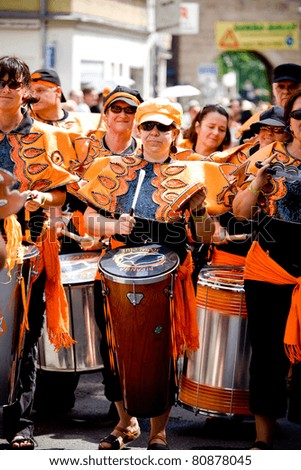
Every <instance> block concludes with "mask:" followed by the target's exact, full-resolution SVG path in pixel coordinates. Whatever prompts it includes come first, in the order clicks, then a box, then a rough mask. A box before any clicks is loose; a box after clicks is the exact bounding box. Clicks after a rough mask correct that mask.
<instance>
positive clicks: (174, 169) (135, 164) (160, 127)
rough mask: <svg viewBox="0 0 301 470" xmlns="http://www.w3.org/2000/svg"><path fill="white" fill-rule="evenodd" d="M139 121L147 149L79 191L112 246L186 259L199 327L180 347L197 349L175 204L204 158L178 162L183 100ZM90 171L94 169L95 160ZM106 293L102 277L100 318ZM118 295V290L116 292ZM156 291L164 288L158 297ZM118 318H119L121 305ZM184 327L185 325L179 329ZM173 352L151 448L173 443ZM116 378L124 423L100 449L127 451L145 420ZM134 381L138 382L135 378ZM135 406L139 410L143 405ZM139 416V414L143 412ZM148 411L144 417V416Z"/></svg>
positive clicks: (201, 212)
mask: <svg viewBox="0 0 301 470" xmlns="http://www.w3.org/2000/svg"><path fill="white" fill-rule="evenodd" d="M136 121H137V126H138V131H139V133H140V137H141V141H142V155H139V157H135V158H133V157H131V158H128V157H126V156H124V157H111V158H110V159H102V168H100V167H99V166H98V172H97V174H96V175H95V176H96V177H95V178H94V179H93V180H92V181H90V182H89V183H88V184H87V185H86V186H85V187H84V188H82V189H81V190H80V191H79V193H80V195H81V197H84V198H85V199H86V200H87V201H88V208H87V210H86V213H85V221H86V227H87V230H88V232H89V234H91V235H93V236H96V237H104V236H107V237H110V247H109V248H110V249H112V248H115V247H116V246H118V243H119V246H120V244H122V246H123V247H127V248H128V249H130V248H131V249H132V248H133V249H134V248H135V247H147V246H149V245H152V244H159V245H160V246H163V247H166V248H167V249H169V250H172V251H173V252H175V253H177V255H178V256H179V260H180V265H181V268H179V269H180V270H181V269H182V267H183V268H184V267H185V268H184V270H185V275H184V277H183V281H180V282H183V283H184V284H183V285H185V289H186V294H185V295H186V296H187V295H188V299H190V300H187V301H186V305H185V308H186V315H187V317H186V321H187V325H188V324H190V325H191V328H188V329H187V330H186V333H185V334H184V337H185V339H184V337H183V338H182V339H180V343H181V346H180V348H184V349H185V347H187V348H188V349H195V348H197V347H198V331H197V330H198V328H197V325H196V310H195V306H194V305H195V304H194V301H195V300H194V299H195V298H194V289H193V285H192V281H191V272H192V260H191V256H190V252H189V251H187V232H186V224H185V220H184V219H183V216H182V215H179V214H178V215H176V214H175V213H171V212H170V204H171V202H172V201H173V200H174V199H175V198H176V195H177V194H179V191H180V192H181V191H182V190H183V188H186V187H188V185H189V177H188V173H189V169H188V166H189V163H192V164H196V163H197V162H177V161H174V160H173V159H172V156H171V155H172V151H173V143H174V142H175V140H176V137H177V136H178V134H179V129H180V126H181V122H182V108H181V106H180V105H179V104H177V103H172V102H170V101H168V100H165V99H160V98H156V99H153V100H149V101H145V102H144V103H142V104H140V105H139V106H138V109H137V112H136ZM106 160H107V161H106ZM186 163H187V164H186ZM90 170H92V166H91V167H90ZM141 170H144V171H145V177H144V180H143V183H142V189H141V191H140V193H139V195H138V199H137V204H136V206H135V210H134V212H133V210H131V209H132V203H133V199H134V194H135V191H136V188H137V180H138V174H139V173H140V172H141ZM193 176H194V178H195V180H196V181H197V175H196V174H194V175H193ZM113 181H115V183H116V184H114V183H113ZM110 182H111V183H110ZM107 183H108V184H107ZM190 183H191V181H190ZM201 187H202V188H203V189H201V188H200V189H199V191H198V192H195V194H194V195H193V196H191V198H190V199H189V198H188V199H187V203H188V205H189V206H190V210H191V211H193V217H194V220H195V225H196V232H197V236H198V239H199V240H201V239H203V238H204V239H205V240H207V241H208V240H210V238H211V219H210V217H209V216H208V215H207V213H206V210H205V207H204V204H203V203H204V199H205V192H204V187H203V186H202V184H201ZM180 188H181V189H180ZM109 253H110V251H109ZM121 274H122V273H121ZM178 279H179V278H178ZM137 289H138V286H137ZM181 289H182V287H181V288H180V290H179V291H178V294H179V292H182V290H181ZM138 290H139V289H138ZM102 291H103V289H102V284H101V283H100V281H95V295H96V297H97V302H96V304H97V305H96V308H97V306H98V312H99V313H98V316H99V317H101V316H102V317H103V316H104V314H103V312H101V311H100V309H101V308H103V307H102V306H103V301H102ZM111 292H112V291H111ZM178 294H177V295H178ZM112 295H114V294H113V292H112ZM158 295H159V294H158ZM155 297H156V294H155V296H154V299H155ZM186 298H187V297H186ZM178 299H179V298H178ZM178 305H179V304H178ZM125 308H126V307H125ZM144 308H145V307H144ZM183 308H184V307H183ZM180 310H181V308H180ZM181 312H182V313H183V312H184V310H181ZM96 314H97V312H96ZM112 316H114V312H113V311H112ZM168 316H169V314H168ZM180 316H181V315H180ZM179 325H180V323H179V324H178V325H177V327H176V329H177V328H178V327H179ZM107 328H108V327H107ZM143 328H144V323H143V322H142V323H141V331H140V333H139V335H138V336H137V337H136V338H134V344H135V345H136V344H137V343H138V344H139V348H140V349H141V354H137V355H136V356H135V357H134V356H133V357H132V359H131V362H132V363H133V364H136V367H137V368H138V363H139V359H140V356H141V355H142V353H143V351H144V348H145V345H144V339H143V335H144V332H143ZM136 334H137V333H136ZM178 334H179V338H180V337H181V333H179V331H177V332H176V337H178ZM186 335H187V336H186ZM182 340H183V341H184V342H182ZM178 346H179V344H178ZM176 349H177V348H176ZM131 350H132V347H129V352H128V353H129V354H130V351H131ZM108 351H109V348H108V345H106V348H105V349H104V351H103V352H104V356H103V360H104V362H105V363H108V368H110V362H109V355H108ZM182 352H183V349H182ZM132 354H134V353H132ZM172 356H173V354H172V352H171V350H170V348H169V347H168V348H167V349H166V350H165V351H164V352H162V364H163V363H164V362H165V359H166V358H167V360H168V361H169V360H171V367H170V368H169V372H167V373H166V378H167V381H168V384H169V385H168V394H167V395H168V396H169V399H168V404H167V406H166V404H164V403H163V399H162V403H161V399H160V400H159V403H157V406H158V409H159V411H158V412H157V413H156V414H147V415H144V416H143V417H149V418H150V438H149V442H148V447H147V448H148V449H149V450H168V449H169V446H168V444H167V437H166V425H167V422H168V418H169V413H170V409H171V406H172V405H173V404H174V403H175V370H174V368H173V364H174V362H173V361H172ZM122 359H123V358H121V359H120V357H119V359H118V361H119V364H120V363H122ZM174 359H176V357H174ZM150 366H151V364H149V365H148V364H147V363H145V364H144V366H143V369H144V371H145V372H147V371H148V367H150ZM160 366H161V364H160ZM160 366H159V367H158V377H159V375H160V370H159V369H160ZM123 367H125V369H127V367H128V366H127V365H124V364H123V366H122V368H123ZM162 367H163V365H162ZM126 372H127V370H126ZM123 373H124V372H123ZM169 374H170V375H169ZM111 381H112V384H111V385H112V386H111V391H112V390H113V391H114V397H112V396H111V397H110V399H114V401H115V403H116V407H117V410H118V413H119V422H118V424H117V426H116V427H115V429H114V430H113V431H112V433H111V434H110V435H109V436H106V437H104V438H102V439H101V441H100V444H99V449H100V450H108V449H112V450H118V449H121V448H122V447H124V445H125V444H127V443H130V442H132V441H133V440H134V439H136V438H137V437H139V435H140V428H139V423H138V420H137V418H136V417H133V416H130V415H129V414H128V413H127V412H126V410H125V408H124V403H125V402H126V401H127V397H128V395H129V393H130V392H131V383H130V384H128V383H127V385H126V386H127V387H129V388H126V387H125V388H124V383H125V381H124V380H123V381H122V384H120V381H119V376H118V374H113V372H112V374H111ZM136 381H137V383H140V381H141V376H140V375H139V374H138V375H137V378H136ZM136 381H133V382H136ZM133 385H136V384H135V383H133ZM163 395H164V394H163ZM152 398H153V400H151V401H152V402H154V397H152ZM123 400H125V402H124V401H123ZM143 400H145V401H146V399H145V397H144V396H139V403H137V406H142V407H143ZM146 405H149V403H146ZM132 409H133V410H134V411H135V407H134V408H132ZM146 413H147V412H146ZM132 414H136V416H138V417H139V414H138V413H132ZM140 417H142V415H141V414H140Z"/></svg>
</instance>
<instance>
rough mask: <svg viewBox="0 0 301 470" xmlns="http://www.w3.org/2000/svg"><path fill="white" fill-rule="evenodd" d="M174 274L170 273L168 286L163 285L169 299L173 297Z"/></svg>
mask: <svg viewBox="0 0 301 470" xmlns="http://www.w3.org/2000/svg"><path fill="white" fill-rule="evenodd" d="M173 287H174V275H173V274H171V276H170V287H169V288H168V287H165V289H164V292H165V294H166V295H167V296H169V297H170V298H171V299H173V291H174V288H173Z"/></svg>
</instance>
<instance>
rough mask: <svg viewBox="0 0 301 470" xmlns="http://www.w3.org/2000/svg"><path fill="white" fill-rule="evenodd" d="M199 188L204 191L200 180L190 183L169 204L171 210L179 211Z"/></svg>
mask: <svg viewBox="0 0 301 470" xmlns="http://www.w3.org/2000/svg"><path fill="white" fill-rule="evenodd" d="M200 190H202V191H204V184H203V183H201V182H200V181H197V182H194V183H191V184H190V185H189V186H188V187H187V188H185V190H184V191H182V192H181V194H179V196H177V197H176V199H174V200H173V201H172V203H171V204H170V207H171V210H172V211H179V210H181V209H182V208H183V206H184V205H185V204H186V203H187V202H188V201H189V199H191V198H192V197H193V196H194V195H195V194H197V193H198V192H199V191H200Z"/></svg>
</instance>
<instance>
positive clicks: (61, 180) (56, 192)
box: [0, 56, 78, 450]
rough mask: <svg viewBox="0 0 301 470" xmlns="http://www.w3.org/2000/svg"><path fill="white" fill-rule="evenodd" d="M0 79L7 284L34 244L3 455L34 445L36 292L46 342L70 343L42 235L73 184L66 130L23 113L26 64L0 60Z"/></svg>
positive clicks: (54, 268)
mask: <svg viewBox="0 0 301 470" xmlns="http://www.w3.org/2000/svg"><path fill="white" fill-rule="evenodd" d="M0 78H1V80H0V129H1V131H0V155H1V167H2V168H3V169H4V172H3V171H1V175H2V178H5V177H6V178H8V177H9V174H10V175H11V184H9V187H10V186H11V190H12V194H14V193H13V191H14V190H16V189H17V190H18V191H19V192H20V193H21V195H22V197H20V196H18V202H16V198H15V199H14V204H13V205H14V207H13V208H12V210H11V211H10V210H9V209H10V205H12V203H11V202H10V201H11V199H12V194H10V197H9V198H8V204H7V208H8V212H7V215H8V216H5V218H4V220H1V223H0V227H1V230H3V232H2V233H3V235H4V236H5V240H6V242H7V246H6V247H7V261H9V263H8V275H9V276H8V278H9V279H10V280H11V279H12V276H10V273H11V271H12V268H13V266H12V263H15V264H16V261H17V259H18V262H20V259H19V253H22V251H23V250H22V249H23V245H24V244H25V243H26V245H32V244H36V243H37V244H38V246H39V252H40V260H39V261H40V262H39V266H38V270H39V273H38V275H37V277H36V279H35V280H34V282H33V284H32V287H31V295H30V298H29V299H28V298H26V299H24V300H23V301H25V300H26V303H28V306H25V304H24V308H23V310H24V318H25V320H26V321H25V320H24V321H23V322H22V325H18V327H19V328H20V330H21V331H22V335H20V336H21V337H22V338H23V339H24V341H23V343H22V342H21V341H20V344H18V354H19V356H20V366H19V371H20V372H19V375H18V374H16V373H15V372H14V370H15V368H13V367H12V375H13V373H14V375H15V376H16V375H18V377H15V378H16V383H15V384H14V390H12V393H11V394H10V395H11V396H12V397H13V400H14V401H13V402H11V401H10V399H9V397H8V403H5V404H6V405H7V406H6V407H5V408H3V434H4V437H5V438H6V439H7V440H8V442H9V443H10V448H11V449H15V450H17V449H20V450H22V449H24V450H25V449H26V450H27V449H30V450H31V449H34V444H35V443H34V438H33V428H34V423H33V421H32V418H31V411H32V406H33V400H34V391H35V383H36V363H37V343H38V338H39V336H40V334H41V331H42V327H43V322H44V311H45V303H44V298H43V293H44V290H45V296H46V316H47V320H48V323H47V328H48V331H49V336H50V337H51V342H52V344H53V345H54V346H55V348H56V349H60V348H61V347H69V346H71V345H72V344H73V342H74V341H73V339H72V338H71V337H70V334H69V323H68V318H69V317H68V304H67V300H66V297H65V294H64V290H63V286H62V285H61V283H60V269H59V263H58V261H59V258H58V245H57V244H56V243H53V239H52V240H51V238H50V231H49V230H47V231H46V227H47V223H46V222H47V221H46V220H45V219H46V216H45V212H44V210H45V209H50V208H52V207H54V206H61V205H62V204H63V203H64V201H65V198H66V194H65V193H66V189H65V186H66V185H67V184H70V183H73V182H76V181H77V180H78V178H77V177H76V176H73V175H71V174H70V173H69V172H68V171H67V170H65V169H64V167H63V163H66V162H67V161H68V157H70V159H72V158H76V155H75V152H74V149H73V146H72V143H71V141H70V136H69V134H68V133H67V131H63V130H59V129H56V130H55V129H53V130H52V128H51V127H50V126H48V125H46V124H43V123H38V122H36V121H34V120H33V119H32V118H31V117H30V116H29V114H28V106H29V105H30V103H32V102H33V101H34V97H33V95H32V91H31V81H30V71H29V68H28V65H27V64H26V63H25V62H23V61H22V60H21V59H18V58H16V57H12V56H4V57H1V58H0ZM18 194H19V193H17V195H18ZM5 199H7V198H5ZM19 202H21V204H19ZM23 205H24V207H25V209H24V208H23ZM4 207H6V206H4ZM9 213H10V215H9ZM44 229H45V230H44ZM42 231H43V232H44V235H45V237H44V238H42V235H41V232H42ZM46 232H47V233H46ZM37 251H38V250H37ZM21 261H22V256H21ZM26 307H27V308H26ZM26 313H27V314H28V316H27V318H26ZM21 327H23V328H21ZM22 346H23V348H22ZM20 350H22V354H21V353H20ZM13 369H14V370H13ZM0 378H1V380H0V384H1V386H2V387H4V386H5V378H4V377H0ZM12 382H13V380H11V379H10V383H12Z"/></svg>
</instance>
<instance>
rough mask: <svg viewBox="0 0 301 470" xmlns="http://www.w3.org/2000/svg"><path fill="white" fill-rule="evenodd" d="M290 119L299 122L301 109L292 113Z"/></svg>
mask: <svg viewBox="0 0 301 470" xmlns="http://www.w3.org/2000/svg"><path fill="white" fill-rule="evenodd" d="M290 117H291V118H293V119H297V121H300V120H301V109H296V110H295V111H292V112H291V113H290Z"/></svg>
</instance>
